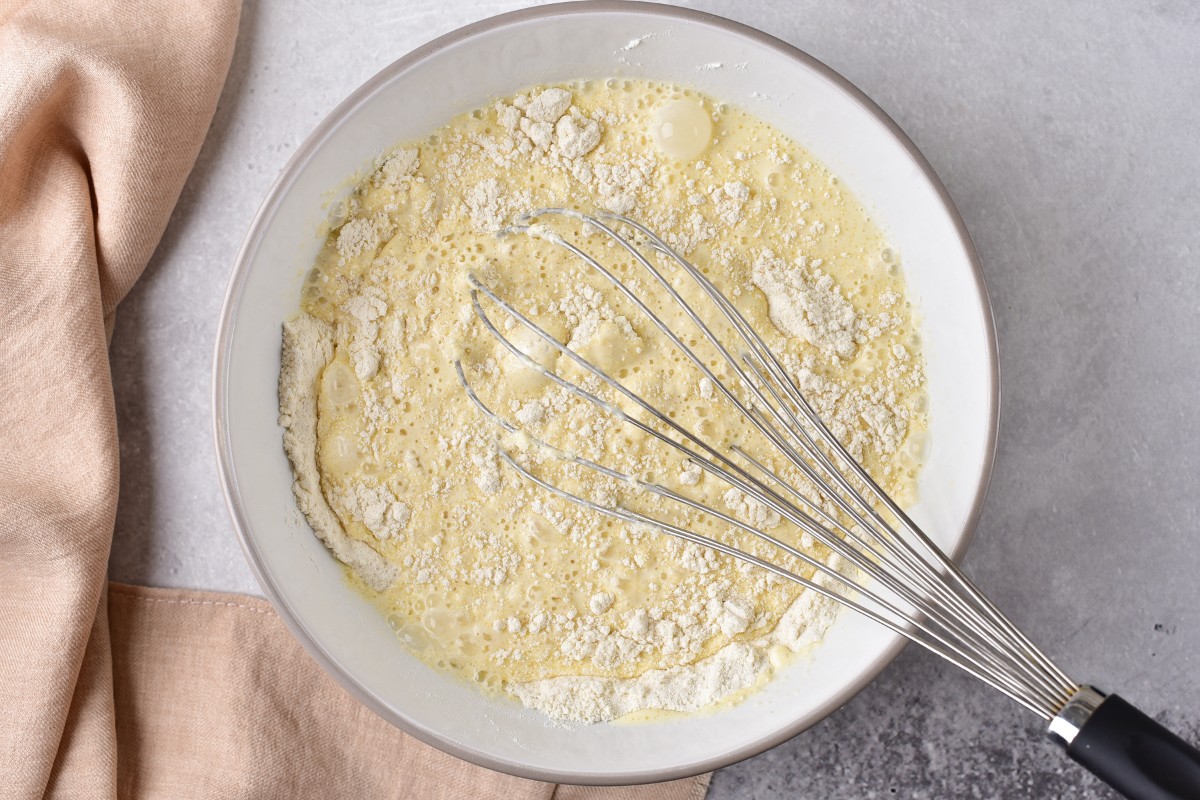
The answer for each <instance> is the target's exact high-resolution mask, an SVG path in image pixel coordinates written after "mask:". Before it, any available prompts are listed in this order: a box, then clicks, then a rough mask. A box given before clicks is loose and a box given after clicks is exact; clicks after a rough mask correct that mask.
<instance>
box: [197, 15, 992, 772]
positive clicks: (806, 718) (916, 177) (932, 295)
mask: <svg viewBox="0 0 1200 800" xmlns="http://www.w3.org/2000/svg"><path fill="white" fill-rule="evenodd" d="M572 5H573V4H572ZM633 5H635V7H634V8H630V7H629V6H624V5H622V6H611V5H600V6H593V5H591V4H583V5H581V6H578V7H574V8H573V7H571V6H567V7H554V8H542V9H538V10H531V11H529V12H518V13H517V14H513V15H507V16H505V17H502V18H498V19H497V20H490V21H486V22H484V23H480V24H477V25H475V26H471V27H469V28H466V29H463V30H461V31H458V32H455V33H453V34H450V35H449V36H447V37H443V38H442V39H440V40H438V41H436V42H433V43H431V44H430V45H427V46H426V47H424V48H422V49H420V50H418V51H416V52H415V53H413V54H410V55H409V56H406V57H405V58H402V59H401V60H400V61H398V62H396V63H395V64H393V65H392V66H391V67H389V68H388V69H386V70H384V72H382V73H381V74H380V75H379V76H377V77H376V78H374V79H372V81H370V82H368V84H366V85H365V86H363V87H362V88H361V89H359V90H358V91H357V92H356V93H355V94H354V95H352V96H351V97H350V98H349V99H348V100H347V101H346V102H345V103H343V104H342V105H341V106H340V107H339V108H338V109H337V110H336V111H335V112H334V113H333V114H332V115H331V116H330V117H329V118H328V119H327V120H326V121H325V122H324V123H323V124H322V125H321V126H320V127H319V128H318V129H317V131H316V132H314V134H313V135H312V136H311V137H310V139H309V140H308V141H307V142H306V143H305V144H304V145H303V146H302V147H301V149H300V150H299V151H298V152H297V154H296V156H295V157H294V158H293V159H292V162H291V163H290V164H289V165H288V167H287V168H286V170H285V171H284V173H283V175H282V176H281V178H280V180H279V182H278V183H277V184H276V186H275V187H274V189H273V190H272V192H271V194H270V195H269V196H268V198H267V200H266V202H265V204H264V206H263V208H262V210H261V211H260V213H259V216H258V217H257V219H256V220H255V222H254V225H253V227H252V228H251V231H250V233H249V235H248V237H247V240H246V244H245V246H244V250H243V252H242V254H241V257H240V259H239V262H238V264H237V267H236V270H235V273H234V278H233V282H232V284H231V287H230V292H229V297H228V299H227V302H226V308H225V312H224V317H223V319H222V326H221V333H220V340H219V342H218V353H217V364H216V374H215V416H216V420H215V422H216V433H217V441H218V451H219V455H220V462H221V468H222V475H223V479H224V481H225V486H226V490H227V495H228V498H229V502H230V507H231V510H232V512H233V515H234V518H235V524H236V525H237V527H238V529H239V531H240V534H241V536H242V538H243V543H244V545H245V548H246V550H247V554H248V556H249V557H250V559H251V562H252V563H253V565H254V567H255V569H256V571H257V573H258V575H259V577H260V580H261V581H262V584H263V588H264V590H265V591H266V592H267V594H268V595H269V596H270V597H271V599H272V600H273V601H274V603H275V606H276V608H278V609H279V611H280V612H281V614H282V615H283V617H284V619H285V620H286V621H287V622H288V623H289V625H291V627H292V628H293V630H294V631H295V632H296V633H297V634H298V635H299V637H300V638H301V640H302V641H303V642H304V644H305V646H306V647H308V649H309V650H310V652H312V653H313V654H314V656H316V657H317V658H318V659H319V660H320V661H321V662H322V663H323V665H324V666H325V667H326V668H327V669H329V670H330V672H331V673H333V674H334V676H335V677H337V678H338V680H340V681H341V682H342V683H343V684H344V685H345V686H346V687H347V688H348V689H349V690H351V691H352V692H354V693H355V694H356V695H357V696H358V697H359V698H360V699H362V700H363V701H364V702H366V703H367V704H368V705H369V706H370V707H371V708H373V709H374V710H375V711H376V712H378V713H379V714H381V715H382V716H384V717H385V718H387V719H389V720H391V721H393V722H394V723H395V724H397V725H399V726H400V727H402V728H403V729H405V730H406V731H408V732H409V733H412V734H414V735H416V736H418V737H419V738H421V739H424V740H425V741H427V742H430V743H432V744H435V745H436V746H439V747H441V748H442V749H445V750H448V751H450V752H452V753H454V754H456V755H459V756H462V757H465V758H467V759H469V760H472V761H475V762H477V763H481V764H484V765H486V766H489V767H492V768H495V769H500V770H503V771H507V772H512V773H516V774H520V775H525V776H527V777H534V778H541V779H547V780H561V781H566V782H573V783H621V782H641V781H650V780H660V779H666V778H672V777H679V776H683V775H687V774H694V773H698V772H702V771H705V770H707V769H712V768H714V767H717V766H721V765H723V764H727V763H731V762H733V761H735V760H739V759H741V758H745V757H747V756H750V755H753V754H754V753H756V752H759V751H760V750H762V749H765V748H766V747H768V746H770V745H773V744H775V743H777V742H779V741H782V740H783V739H785V738H787V737H788V736H790V735H792V734H794V733H795V732H797V731H799V730H802V729H803V728H804V727H806V726H808V725H811V724H812V723H814V722H816V721H817V720H819V719H820V718H822V717H823V716H824V715H826V714H827V713H829V712H830V711H831V710H833V709H834V708H836V707H837V706H838V705H840V704H841V703H842V702H844V701H845V700H846V699H848V698H849V697H850V696H851V695H852V694H853V693H854V692H856V691H857V690H858V689H860V688H861V687H862V686H863V685H864V684H865V683H866V682H867V681H868V680H869V679H870V678H871V677H873V676H874V675H875V674H876V673H877V672H878V670H879V669H880V668H881V667H882V665H883V664H884V663H886V661H887V660H888V659H890V658H891V657H892V656H894V654H895V653H896V652H897V650H898V644H899V641H898V638H897V637H895V636H894V635H892V634H889V633H887V632H886V631H884V630H883V629H881V628H878V627H876V626H875V625H873V624H871V623H869V622H867V621H865V620H863V619H860V618H858V617H857V616H855V615H853V614H850V613H843V614H842V615H841V616H840V618H839V620H838V622H837V623H836V624H835V625H834V627H833V628H832V630H831V631H830V633H829V634H828V636H827V637H826V640H825V642H824V643H823V645H822V646H821V647H819V648H817V649H816V651H815V652H814V653H813V654H812V655H811V657H808V658H806V659H805V660H803V661H801V662H800V663H797V664H795V665H793V666H791V667H790V668H788V669H786V670H784V671H783V672H782V674H780V675H779V676H778V677H777V678H776V679H775V680H774V681H772V682H771V683H770V684H769V685H768V686H767V687H766V688H765V689H764V690H763V691H761V692H759V693H757V694H755V695H754V696H752V697H751V698H750V699H748V700H747V701H745V702H744V703H742V704H740V705H738V706H735V707H733V708H729V709H724V710H721V711H720V712H718V713H711V714H700V715H693V716H689V717H679V718H672V719H669V720H665V721H660V722H654V723H641V724H624V725H623V724H615V725H596V726H590V727H586V726H578V727H572V726H562V725H552V724H550V723H549V722H548V721H547V720H546V719H545V718H544V717H542V716H541V715H539V714H537V713H534V712H530V711H528V710H525V709H523V708H521V707H520V706H519V705H518V704H516V703H514V702H505V701H497V700H494V699H488V698H486V697H484V696H483V695H482V694H480V693H478V692H477V691H475V690H474V689H473V688H471V687H469V686H466V685H463V684H461V683H459V682H457V681H456V680H455V679H453V678H450V677H448V676H446V675H444V674H442V673H440V672H437V671H435V670H432V669H430V668H429V667H426V666H425V665H424V664H422V663H421V662H419V661H417V660H416V659H415V658H413V657H412V656H411V655H409V653H408V652H407V651H406V650H405V649H404V648H403V647H402V646H401V644H400V643H399V642H398V641H397V639H396V637H395V636H394V635H393V634H392V633H391V631H390V629H389V628H388V626H387V624H386V622H385V620H384V618H383V616H382V615H380V614H379V613H378V612H377V611H376V610H375V609H374V608H373V607H372V606H371V605H370V604H369V603H368V602H367V601H365V600H363V599H362V598H360V597H359V596H358V595H357V594H355V593H354V592H353V591H352V590H350V589H349V588H348V587H347V585H346V584H345V582H344V580H343V577H342V573H341V570H340V569H339V567H338V566H337V565H336V564H335V562H334V561H333V559H332V557H331V556H330V555H329V554H328V552H327V551H326V550H325V548H324V547H323V546H322V545H321V544H320V542H318V541H317V539H316V538H315V537H314V536H313V535H312V533H311V531H310V530H309V528H308V526H307V524H305V523H304V521H303V520H302V519H300V518H299V515H298V512H297V511H296V508H295V503H294V502H293V499H292V494H291V480H292V479H291V471H290V469H289V466H288V463H287V460H286V458H285V456H284V454H283V449H282V446H281V431H280V429H279V428H278V427H277V425H276V424H275V420H276V418H277V416H278V411H277V389H276V382H277V379H278V374H279V348H280V324H281V322H282V321H283V319H285V318H286V317H287V316H289V315H291V314H292V313H294V312H295V311H296V309H297V307H298V297H299V295H298V292H299V287H300V281H301V277H302V274H303V271H304V269H305V268H306V267H307V266H308V265H309V264H310V263H311V262H312V259H313V257H314V256H315V254H316V252H317V248H318V246H319V244H320V242H319V240H318V238H317V235H316V230H317V227H318V225H319V223H320V222H321V220H322V219H323V218H324V217H325V215H326V203H327V202H328V201H329V200H330V199H333V198H334V197H336V194H334V195H331V194H330V190H331V189H333V188H335V187H344V188H345V189H348V187H349V183H348V181H347V178H348V177H349V176H351V175H353V174H354V173H355V172H356V171H358V170H360V169H363V168H365V167H367V166H368V165H369V164H370V163H371V161H372V160H373V158H374V157H375V156H376V155H377V154H378V153H379V152H380V151H381V150H383V149H385V148H387V147H389V146H391V145H393V144H395V143H397V142H399V141H401V140H404V139H409V138H416V137H420V136H423V135H425V134H427V133H428V132H429V131H431V130H433V129H434V128H436V127H438V126H440V125H442V124H443V123H444V122H445V121H446V120H448V119H449V118H450V117H452V116H453V115H455V114H458V113H461V112H463V111H465V110H468V109H470V108H472V107H475V106H479V105H481V104H484V103H486V102H487V101H488V100H490V99H492V98H494V97H495V96H497V95H504V94H508V93H510V92H513V91H515V90H517V89H520V88H521V87H524V86H526V85H530V84H536V83H544V82H547V81H558V80H568V79H574V78H581V77H590V78H606V77H611V76H636V77H643V78H650V79H658V80H666V81H672V82H676V83H682V84H688V85H691V86H693V87H696V88H698V89H700V90H702V91H704V92H707V93H709V94H710V95H713V96H715V97H716V98H718V99H721V100H724V101H727V102H730V103H734V104H737V105H739V106H741V107H743V108H745V109H747V110H748V111H750V112H751V113H754V114H756V115H758V116H760V117H762V118H764V119H766V120H768V121H770V122H772V123H773V124H775V125H777V126H778V127H779V128H781V129H782V130H783V131H785V132H787V133H789V134H790V135H792V136H793V137H794V138H796V139H797V140H798V141H800V142H801V143H802V144H804V145H806V146H807V147H809V148H810V149H811V150H812V151H813V153H814V154H816V155H817V157H818V158H820V159H822V160H823V161H824V162H825V163H826V164H827V165H828V166H829V167H830V168H831V169H832V170H833V171H834V172H835V173H837V174H838V175H839V176H840V177H841V178H842V180H843V181H844V183H845V185H846V186H848V187H849V188H850V189H851V190H852V191H853V192H854V193H855V194H856V195H857V196H858V197H859V199H860V200H862V201H863V202H864V203H865V204H866V205H867V207H868V208H869V209H870V210H871V211H872V212H873V214H874V216H875V218H876V219H877V220H879V221H880V222H881V224H882V226H883V228H884V230H885V231H886V232H887V234H888V236H889V237H890V241H891V243H892V246H893V247H894V248H895V249H896V250H897V251H898V252H899V253H900V254H901V257H902V261H903V263H904V265H905V269H906V273H907V280H908V284H909V292H910V296H911V299H912V300H913V301H914V303H915V304H916V306H917V307H918V310H919V314H920V315H921V317H922V319H923V326H924V328H923V335H924V338H925V341H926V347H925V355H926V359H927V363H928V380H929V389H930V402H931V415H930V418H931V441H932V450H931V453H930V456H929V459H928V462H927V464H926V466H925V468H924V471H923V473H922V476H921V483H920V495H921V501H920V503H919V505H918V506H917V507H915V508H914V509H913V511H912V514H913V517H914V518H915V519H916V520H917V521H918V522H919V523H920V524H921V525H922V526H924V528H925V529H926V531H927V532H929V534H930V535H931V536H932V537H933V538H934V539H935V540H936V541H937V542H938V543H939V544H941V545H942V546H943V547H944V548H945V549H947V550H949V551H951V552H954V553H958V552H959V551H960V550H961V548H962V547H964V546H965V543H966V539H967V537H968V536H969V532H970V529H971V527H972V526H973V524H974V519H975V515H976V513H977V509H978V505H979V503H980V502H981V501H982V495H983V490H984V487H985V485H986V479H987V475H988V472H989V469H990V463H991V455H992V445H993V441H994V435H995V404H996V400H997V385H996V380H997V379H996V362H995V356H994V351H993V344H992V337H991V319H990V312H989V310H988V305H987V298H986V294H985V292H984V290H983V286H982V282H981V279H980V277H979V274H978V270H977V268H976V267H975V266H974V263H973V254H972V252H971V250H970V245H969V242H968V241H967V240H966V238H965V234H964V233H963V232H962V230H961V227H960V224H959V223H958V220H957V215H956V213H955V212H954V211H953V209H952V207H950V206H949V205H948V204H949V201H948V199H946V198H945V197H944V194H943V192H942V191H941V190H940V185H939V184H937V182H936V179H934V178H933V177H932V175H931V173H929V172H928V167H927V166H926V165H925V164H924V161H923V160H922V159H921V158H920V157H919V156H918V155H917V154H916V152H915V149H912V148H911V145H908V144H907V140H905V139H903V136H902V134H899V133H898V131H896V130H895V129H894V126H892V125H891V124H890V123H889V122H888V121H887V120H886V118H885V117H883V116H882V115H881V114H879V113H878V112H877V110H875V109H874V107H873V106H872V105H871V104H869V102H866V101H865V100H863V99H862V98H861V96H860V95H858V94H857V92H856V91H855V90H853V89H852V88H851V87H849V84H847V83H845V82H844V81H843V80H842V79H840V78H838V77H837V76H836V75H834V74H833V73H831V72H830V71H828V70H827V69H826V68H824V67H822V66H821V65H819V64H817V63H816V62H814V61H811V60H810V59H807V58H806V57H802V56H801V55H800V54H798V53H797V51H795V50H792V49H790V48H787V47H786V46H784V45H781V44H779V43H778V42H775V41H774V40H770V39H769V38H768V37H765V36H763V35H762V34H759V33H757V32H754V31H751V30H750V29H747V28H742V27H740V26H736V25H734V24H732V23H727V22H725V21H723V20H717V19H716V18H713V17H711V16H708V15H703V14H698V13H694V12H685V11H680V10H677V9H665V8H663V7H657V6H646V5H642V4H633ZM634 40H639V43H638V44H637V45H636V46H633V47H630V46H629V45H630V43H631V42H633V41H634ZM714 64H720V65H721V66H720V67H714V66H712V65H714Z"/></svg>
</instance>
